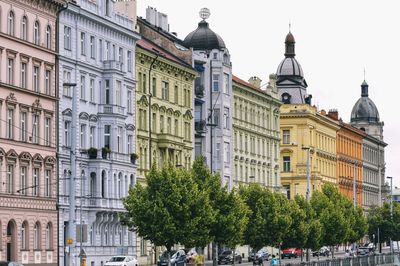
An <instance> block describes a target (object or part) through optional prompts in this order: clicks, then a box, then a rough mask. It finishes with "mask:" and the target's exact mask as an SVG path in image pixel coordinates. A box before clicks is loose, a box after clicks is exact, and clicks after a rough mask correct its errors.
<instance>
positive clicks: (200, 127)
mask: <svg viewBox="0 0 400 266" xmlns="http://www.w3.org/2000/svg"><path fill="white" fill-rule="evenodd" d="M194 129H195V130H196V134H197V135H202V134H205V133H206V132H207V123H206V120H197V121H195V122H194Z"/></svg>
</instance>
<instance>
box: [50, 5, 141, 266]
mask: <svg viewBox="0 0 400 266" xmlns="http://www.w3.org/2000/svg"><path fill="white" fill-rule="evenodd" d="M135 4H136V3H135V1H129V2H127V1H125V2H116V1H111V0H101V1H89V0H80V1H77V2H76V3H69V5H68V8H67V9H66V10H64V11H62V12H61V13H60V18H59V20H60V21H59V31H58V32H59V36H58V38H59V40H60V42H59V43H60V46H59V53H60V56H59V58H60V61H59V73H58V74H59V76H60V81H59V84H58V87H59V95H58V97H59V98H60V105H59V120H60V122H59V128H58V130H59V132H60V137H59V140H58V141H59V143H58V146H59V176H60V183H59V204H60V211H59V228H60V230H59V251H58V255H59V257H60V261H59V265H79V264H80V258H81V256H79V255H80V254H85V255H86V257H87V258H86V264H87V265H103V264H104V263H105V262H106V261H107V260H109V259H110V257H111V256H114V255H118V254H126V253H129V254H133V253H134V252H136V250H135V248H136V237H135V235H134V233H133V232H130V231H128V228H127V227H125V226H123V225H121V223H120V222H119V217H118V214H119V213H120V212H123V211H124V207H123V205H122V202H121V198H122V197H125V196H126V195H127V194H128V189H129V186H133V185H134V184H135V183H136V178H137V177H136V165H135V162H133V161H132V160H131V154H133V153H134V152H135V150H136V147H135V139H136V135H135V112H136V110H135V45H136V41H137V40H138V39H139V35H138V34H137V33H136V32H135V31H134V30H135V29H136V25H135V23H136V22H135V21H134V14H132V13H130V12H131V11H132V10H136V6H135ZM126 5H132V6H131V8H127V6H126ZM124 10H129V11H130V12H128V13H124Z"/></svg>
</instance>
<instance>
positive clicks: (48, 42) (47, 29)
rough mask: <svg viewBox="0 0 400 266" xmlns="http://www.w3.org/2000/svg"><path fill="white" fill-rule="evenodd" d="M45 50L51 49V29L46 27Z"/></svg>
mask: <svg viewBox="0 0 400 266" xmlns="http://www.w3.org/2000/svg"><path fill="white" fill-rule="evenodd" d="M46 48H47V49H51V27H50V25H47V28H46Z"/></svg>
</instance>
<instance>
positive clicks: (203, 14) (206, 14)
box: [199, 7, 211, 20]
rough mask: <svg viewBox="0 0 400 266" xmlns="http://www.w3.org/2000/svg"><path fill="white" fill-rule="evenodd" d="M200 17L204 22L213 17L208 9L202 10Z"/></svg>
mask: <svg viewBox="0 0 400 266" xmlns="http://www.w3.org/2000/svg"><path fill="white" fill-rule="evenodd" d="M199 15H200V17H201V18H202V19H203V20H206V19H208V18H209V17H210V15H211V12H210V9H208V8H207V7H203V8H202V9H200V12H199Z"/></svg>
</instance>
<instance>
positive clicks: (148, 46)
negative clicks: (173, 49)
mask: <svg viewBox="0 0 400 266" xmlns="http://www.w3.org/2000/svg"><path fill="white" fill-rule="evenodd" d="M136 45H137V46H138V47H140V48H142V49H144V50H147V51H149V52H151V53H153V54H156V53H157V52H156V51H159V52H160V57H164V58H166V59H168V60H171V61H173V62H175V63H177V64H180V65H183V66H185V67H188V68H191V69H193V68H192V66H191V65H189V64H187V63H186V62H185V61H183V60H181V59H180V58H179V57H177V56H175V55H173V54H172V53H170V52H168V51H167V50H165V49H164V48H162V47H161V46H158V45H157V44H155V43H153V42H152V41H150V40H148V39H146V38H144V37H142V38H141V39H140V40H138V41H137V42H136Z"/></svg>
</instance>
